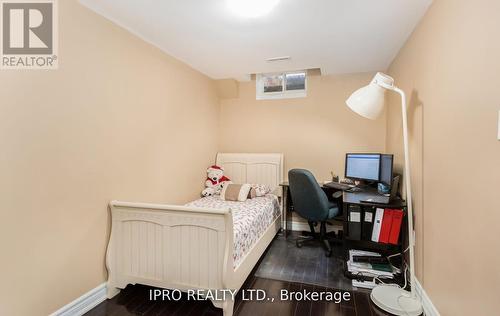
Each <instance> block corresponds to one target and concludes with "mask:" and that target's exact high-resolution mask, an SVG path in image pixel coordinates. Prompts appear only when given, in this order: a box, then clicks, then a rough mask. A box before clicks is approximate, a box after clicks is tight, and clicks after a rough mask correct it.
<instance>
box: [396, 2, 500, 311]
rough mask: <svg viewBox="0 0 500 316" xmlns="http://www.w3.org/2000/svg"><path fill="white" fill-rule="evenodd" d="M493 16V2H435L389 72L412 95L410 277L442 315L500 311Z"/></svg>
mask: <svg viewBox="0 0 500 316" xmlns="http://www.w3.org/2000/svg"><path fill="white" fill-rule="evenodd" d="M498 12H500V2H498V1H488V0H480V1H466V0H460V1H457V0H435V1H434V4H433V5H432V7H431V8H430V10H429V12H428V13H427V15H426V16H425V17H424V19H423V21H422V22H421V23H420V25H419V26H418V28H417V29H416V30H415V32H414V34H413V35H412V36H411V38H410V39H409V40H408V42H407V43H406V45H405V46H404V48H403V49H402V50H401V52H400V53H399V55H398V56H397V58H396V59H395V61H394V62H393V64H392V65H391V67H390V69H389V73H390V74H391V75H393V76H394V77H395V79H396V82H397V84H398V85H399V86H400V87H401V88H403V89H404V90H405V91H406V92H407V93H408V94H410V95H411V96H412V98H411V102H410V104H411V105H410V113H411V114H410V129H411V150H412V152H411V154H412V158H413V162H415V164H414V165H413V170H412V175H413V176H414V181H413V183H414V192H415V200H414V203H415V206H416V226H417V236H418V238H417V271H418V278H419V280H420V281H421V282H422V283H423V285H424V288H425V290H426V291H427V293H428V294H429V296H430V298H431V299H432V301H433V302H434V304H435V305H436V307H437V308H438V310H439V311H440V312H441V314H442V315H453V316H455V315H496V314H498V310H499V309H500V301H499V300H498V295H499V293H500V272H499V271H500V270H499V267H500V251H499V231H500V224H499V223H500V212H499V211H500V208H499V202H498V194H499V192H500V190H499V188H500V187H499V185H498V179H500V141H498V140H497V139H496V135H497V124H498V123H497V120H498V111H499V110H500V101H499V97H498V91H499V87H500V62H499V59H498V56H500V42H499V41H498V34H499V33H498V31H499V30H500V19H499V18H498ZM400 115H401V112H400V110H399V105H398V99H397V98H391V105H390V107H389V113H388V120H387V126H388V128H387V135H388V136H387V150H388V151H393V152H394V151H398V150H399V149H400V148H401V146H402V143H401V137H400V136H399V135H401V124H400ZM399 153H400V151H399ZM401 158H402V157H401V155H400V154H399V161H401ZM400 165H401V164H400Z"/></svg>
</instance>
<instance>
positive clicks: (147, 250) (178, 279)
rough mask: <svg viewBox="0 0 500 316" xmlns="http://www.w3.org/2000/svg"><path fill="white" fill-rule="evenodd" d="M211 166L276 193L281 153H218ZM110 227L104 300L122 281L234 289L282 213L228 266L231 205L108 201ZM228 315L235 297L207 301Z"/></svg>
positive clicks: (180, 287)
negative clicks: (211, 206)
mask: <svg viewBox="0 0 500 316" xmlns="http://www.w3.org/2000/svg"><path fill="white" fill-rule="evenodd" d="M216 164H217V165H219V166H222V167H224V169H225V170H224V173H225V174H226V175H227V176H228V177H229V178H230V179H231V180H232V181H233V182H234V183H259V184H267V185H270V186H271V188H273V189H274V193H275V194H276V195H280V194H281V191H280V190H279V183H280V182H282V181H283V154H226V153H219V154H218V155H217V158H216ZM110 207H111V216H112V227H111V237H110V240H109V244H108V249H107V254H106V266H107V269H108V284H107V289H108V298H111V297H113V296H115V295H116V294H117V293H118V292H119V289H123V288H124V287H125V286H126V285H127V284H137V283H139V284H145V285H151V286H156V287H160V288H165V289H178V290H181V291H187V290H190V289H201V290H224V289H231V290H239V289H240V288H241V286H242V285H243V282H244V281H245V279H246V278H247V276H248V275H249V273H250V272H251V271H252V269H253V267H254V266H255V264H256V263H257V261H258V260H259V258H260V257H261V255H262V254H263V252H264V251H265V249H266V248H267V246H268V245H269V243H270V242H271V241H272V240H273V238H274V236H275V235H276V233H277V232H278V231H279V229H280V227H281V216H278V217H277V218H276V219H275V220H274V222H273V223H272V224H271V225H270V226H269V227H268V228H267V229H266V230H265V232H264V233H263V234H262V235H261V236H260V238H259V239H258V240H257V242H256V243H254V244H253V246H252V247H251V248H250V249H249V250H248V251H247V252H246V254H245V256H244V257H243V259H242V260H241V261H240V263H239V265H238V266H237V267H236V268H233V236H234V232H233V217H232V213H231V209H229V208H228V209H209V208H197V207H186V206H179V205H163V204H148V203H132V202H122V201H112V202H111V203H110ZM212 303H213V304H214V305H215V306H216V307H219V308H222V309H223V311H224V315H232V313H233V306H234V301H233V300H232V299H230V298H228V299H226V300H225V301H212Z"/></svg>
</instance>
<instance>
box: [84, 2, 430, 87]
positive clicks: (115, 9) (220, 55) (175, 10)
mask: <svg viewBox="0 0 500 316" xmlns="http://www.w3.org/2000/svg"><path fill="white" fill-rule="evenodd" d="M225 1H226V0H141V1H137V0H119V1H117V0H80V2H81V3H82V4H84V5H85V6H87V7H89V8H90V9H92V10H94V11H96V12H97V13H99V14H101V15H103V16H104V17H106V18H108V19H110V20H112V21H114V22H115V23H117V24H119V25H121V26H122V27H124V28H125V29H127V30H129V31H130V32H132V33H134V34H136V35H137V36H139V37H141V38H142V39H144V40H145V41H147V42H150V43H151V44H153V45H155V46H157V47H159V48H160V49H162V50H163V51H165V52H166V53H168V54H170V55H172V56H174V57H176V58H178V59H180V60H182V61H184V62H185V63H187V64H189V65H191V66H192V67H193V68H195V69H197V70H199V71H201V72H203V73H204V74H206V75H208V76H210V77H212V78H214V79H225V78H235V79H239V80H244V79H246V78H248V77H249V76H248V75H249V74H253V73H262V72H273V71H283V70H298V69H310V68H321V71H322V73H323V74H341V73H354V72H367V71H377V70H385V69H387V67H388V66H389V64H390V63H391V61H392V60H393V59H394V57H395V56H396V54H397V53H398V51H399V49H400V48H401V47H402V45H403V44H404V42H405V41H406V39H407V38H408V36H409V35H410V34H411V32H412V31H413V29H414V28H415V26H416V25H417V23H418V21H419V20H420V18H421V17H422V16H423V15H424V13H425V12H426V10H427V8H428V7H429V5H430V3H431V2H432V0H281V1H280V3H279V4H278V5H277V6H276V7H275V8H274V10H273V11H271V13H269V14H268V15H266V16H263V17H259V18H242V17H239V16H236V15H234V14H233V13H232V12H231V11H230V10H229V9H228V7H227V5H226V2H225ZM278 56H290V57H291V59H290V60H287V61H277V62H267V61H266V59H268V58H272V57H278Z"/></svg>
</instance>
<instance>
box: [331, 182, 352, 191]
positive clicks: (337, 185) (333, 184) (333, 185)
mask: <svg viewBox="0 0 500 316" xmlns="http://www.w3.org/2000/svg"><path fill="white" fill-rule="evenodd" d="M325 187H328V188H332V189H337V190H342V191H349V190H351V189H352V188H353V186H352V185H348V184H343V183H338V182H329V183H325Z"/></svg>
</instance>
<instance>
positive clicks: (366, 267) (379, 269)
mask: <svg viewBox="0 0 500 316" xmlns="http://www.w3.org/2000/svg"><path fill="white" fill-rule="evenodd" d="M353 256H372V257H381V255H380V254H379V253H377V252H371V251H364V250H356V249H351V250H349V261H347V270H348V271H349V272H350V273H352V274H353V275H361V276H366V277H379V278H382V279H392V278H394V275H395V274H397V273H400V270H399V269H398V268H396V267H394V266H393V265H390V264H371V263H366V262H354V260H353ZM353 281H354V280H353ZM353 285H354V282H353Z"/></svg>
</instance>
